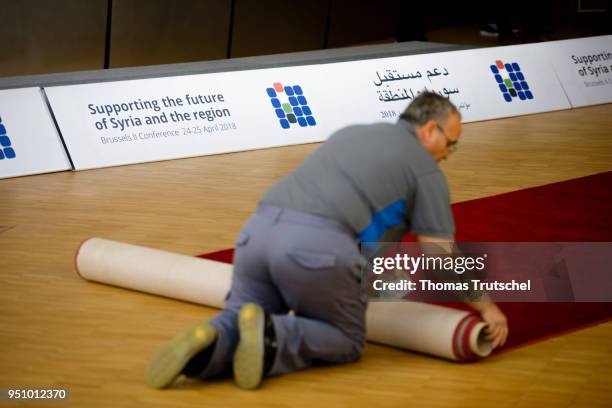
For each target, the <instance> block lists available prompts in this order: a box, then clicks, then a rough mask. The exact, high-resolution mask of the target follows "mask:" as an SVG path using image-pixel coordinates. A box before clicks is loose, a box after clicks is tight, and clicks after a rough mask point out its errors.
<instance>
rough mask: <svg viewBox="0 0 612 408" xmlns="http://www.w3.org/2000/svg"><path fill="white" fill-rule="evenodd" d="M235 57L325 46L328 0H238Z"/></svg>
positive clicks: (234, 34)
mask: <svg viewBox="0 0 612 408" xmlns="http://www.w3.org/2000/svg"><path fill="white" fill-rule="evenodd" d="M235 7H236V8H235V13H234V29H233V33H232V49H231V56H232V57H246V56H252V55H266V54H278V53H283V52H295V51H308V50H317V49H321V48H323V47H324V43H325V27H326V22H327V11H328V0H309V1H296V0H236V6H235Z"/></svg>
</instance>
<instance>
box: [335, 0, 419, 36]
mask: <svg viewBox="0 0 612 408" xmlns="http://www.w3.org/2000/svg"><path fill="white" fill-rule="evenodd" d="M398 2H405V3H412V2H410V1H408V0H396V1H394V0H377V1H369V0H331V12H330V23H329V38H328V41H327V47H328V48H334V47H343V46H347V45H355V44H362V43H367V42H369V41H375V40H382V39H388V38H391V37H393V35H394V29H395V24H396V19H399V20H400V21H402V22H405V24H412V23H413V22H414V21H415V19H419V18H423V17H424V16H417V15H411V14H406V15H405V16H401V17H400V16H396V9H397V8H398V5H397V4H398ZM416 3H419V1H417V2H416Z"/></svg>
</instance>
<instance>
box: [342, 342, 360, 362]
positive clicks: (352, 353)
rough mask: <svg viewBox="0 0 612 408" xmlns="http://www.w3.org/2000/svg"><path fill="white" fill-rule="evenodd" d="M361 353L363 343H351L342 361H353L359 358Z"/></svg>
mask: <svg viewBox="0 0 612 408" xmlns="http://www.w3.org/2000/svg"><path fill="white" fill-rule="evenodd" d="M362 355H363V344H361V343H353V344H351V347H350V349H349V351H348V352H347V353H346V354H345V355H344V358H343V361H342V363H354V362H356V361H359V360H360V359H361V356H362Z"/></svg>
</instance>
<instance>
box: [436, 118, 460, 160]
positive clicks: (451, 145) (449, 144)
mask: <svg viewBox="0 0 612 408" xmlns="http://www.w3.org/2000/svg"><path fill="white" fill-rule="evenodd" d="M436 126H437V127H438V130H439V131H440V132H441V133H442V134H443V135H444V138H445V139H446V148H447V149H448V152H449V153H453V152H455V151H456V150H457V142H458V140H452V139H450V138H449V137H448V135H447V134H446V132H445V131H444V129H442V126H440V125H439V124H438V123H436Z"/></svg>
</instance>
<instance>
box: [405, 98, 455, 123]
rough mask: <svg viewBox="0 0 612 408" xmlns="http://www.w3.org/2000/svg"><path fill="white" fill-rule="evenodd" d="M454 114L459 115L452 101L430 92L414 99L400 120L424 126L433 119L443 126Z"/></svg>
mask: <svg viewBox="0 0 612 408" xmlns="http://www.w3.org/2000/svg"><path fill="white" fill-rule="evenodd" d="M453 113H457V114H459V111H458V110H457V107H456V106H455V105H453V103H452V102H451V101H450V99H448V98H445V97H444V96H442V95H439V94H437V93H435V92H429V91H428V92H423V93H421V94H419V95H418V96H417V97H416V98H414V99H413V100H412V102H411V103H410V105H408V107H407V108H406V110H405V111H404V113H402V114H401V115H400V119H403V120H405V121H407V122H409V123H411V124H412V125H413V126H422V125H424V124H425V123H427V122H428V121H430V120H432V119H433V120H435V121H436V122H438V123H439V124H443V123H445V122H446V120H447V119H448V117H449V116H450V115H452V114H453ZM459 115H460V114H459ZM460 116H461V115H460Z"/></svg>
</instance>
